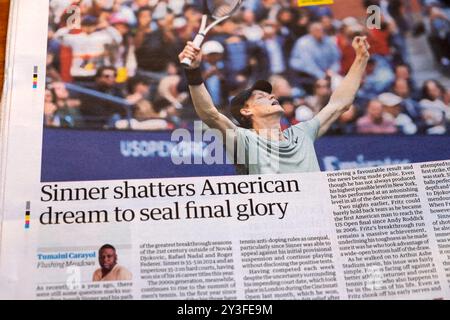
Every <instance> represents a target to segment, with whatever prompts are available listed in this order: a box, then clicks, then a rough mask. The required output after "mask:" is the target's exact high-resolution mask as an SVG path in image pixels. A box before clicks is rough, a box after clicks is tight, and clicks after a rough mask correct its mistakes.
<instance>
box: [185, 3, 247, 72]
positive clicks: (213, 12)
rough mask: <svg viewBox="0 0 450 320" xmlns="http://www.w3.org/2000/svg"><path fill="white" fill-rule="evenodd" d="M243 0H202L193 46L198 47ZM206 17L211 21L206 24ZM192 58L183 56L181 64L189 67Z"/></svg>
mask: <svg viewBox="0 0 450 320" xmlns="http://www.w3.org/2000/svg"><path fill="white" fill-rule="evenodd" d="M242 1H243V0H204V1H203V16H202V23H201V25H200V30H199V31H198V33H197V35H196V36H195V38H194V41H193V43H194V46H196V47H198V48H200V46H201V45H202V43H203V40H204V39H205V36H206V34H207V33H208V32H209V31H210V30H211V29H212V28H214V27H215V26H217V25H218V24H219V23H221V22H223V21H225V20H226V19H228V18H229V17H231V16H232V15H233V14H234V13H235V12H236V11H237V10H238V9H239V8H240V6H241V4H242ZM208 18H210V19H211V20H212V21H213V22H212V23H211V24H210V25H209V26H207V25H206V24H207V23H208ZM191 63H192V60H191V59H189V58H184V59H183V61H181V64H182V65H183V66H185V67H189V66H190V65H191Z"/></svg>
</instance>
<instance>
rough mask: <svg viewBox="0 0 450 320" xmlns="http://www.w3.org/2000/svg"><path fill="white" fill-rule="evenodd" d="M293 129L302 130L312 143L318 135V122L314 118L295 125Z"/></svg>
mask: <svg viewBox="0 0 450 320" xmlns="http://www.w3.org/2000/svg"><path fill="white" fill-rule="evenodd" d="M295 127H296V128H298V129H300V130H302V131H303V132H304V133H305V134H306V135H307V136H308V137H309V138H310V139H311V140H312V141H314V140H316V139H317V136H318V134H319V129H320V121H319V119H318V118H317V117H314V118H312V119H311V120H309V121H305V122H301V123H299V124H297V125H295Z"/></svg>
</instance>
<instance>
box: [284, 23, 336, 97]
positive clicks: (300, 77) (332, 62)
mask: <svg viewBox="0 0 450 320" xmlns="http://www.w3.org/2000/svg"><path fill="white" fill-rule="evenodd" d="M340 58H341V54H340V52H339V49H338V47H337V45H336V43H335V42H334V41H333V40H332V38H330V37H328V36H326V35H325V33H324V30H323V26H322V24H321V23H319V22H314V23H312V24H311V26H310V27H309V34H308V35H306V36H304V37H301V38H300V39H298V40H297V42H296V43H295V45H294V49H293V50H292V53H291V58H290V66H291V68H292V69H293V70H294V71H296V72H297V74H296V80H297V81H296V82H298V83H299V84H300V85H302V86H303V87H304V88H305V89H306V90H307V91H308V92H311V91H312V87H313V84H314V82H315V81H316V80H317V79H324V78H325V77H326V76H327V75H328V76H330V75H332V74H336V73H339V71H340Z"/></svg>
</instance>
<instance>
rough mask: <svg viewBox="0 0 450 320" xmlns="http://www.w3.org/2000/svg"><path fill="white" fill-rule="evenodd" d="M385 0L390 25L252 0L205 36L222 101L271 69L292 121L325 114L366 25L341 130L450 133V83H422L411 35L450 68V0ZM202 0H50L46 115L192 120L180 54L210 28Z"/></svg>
mask: <svg viewBox="0 0 450 320" xmlns="http://www.w3.org/2000/svg"><path fill="white" fill-rule="evenodd" d="M361 2H362V3H363V5H364V6H366V7H368V6H370V5H374V4H375V5H378V6H379V7H380V8H381V12H382V16H381V25H380V28H379V29H378V28H375V29H372V28H371V29H368V28H367V26H366V25H365V21H364V20H359V19H357V18H355V17H348V18H345V19H343V20H338V19H335V18H334V17H333V13H332V10H331V9H330V8H329V7H328V6H313V7H306V8H305V7H303V8H299V7H298V5H297V1H296V0H293V1H290V0H278V1H277V0H245V1H244V4H243V7H242V10H240V11H239V13H237V14H236V15H235V16H233V17H232V18H231V19H228V20H226V21H225V22H224V23H222V24H221V25H219V26H217V27H215V28H214V29H213V30H212V31H211V32H210V33H209V34H208V36H207V38H206V41H205V42H204V44H203V46H202V52H203V62H202V66H201V68H202V72H203V77H204V79H205V84H206V86H207V88H208V90H209V92H210V93H211V96H212V99H213V101H214V103H215V105H216V106H217V107H218V108H219V110H220V111H221V112H223V113H224V114H226V115H229V109H228V102H229V101H230V99H231V98H232V97H233V96H234V95H235V94H237V93H238V92H239V91H240V90H242V89H244V88H246V87H248V85H249V84H250V83H252V82H253V81H255V80H257V79H268V80H269V81H270V82H271V83H272V84H273V87H274V94H275V95H276V96H277V97H278V98H279V100H280V103H281V104H282V106H283V107H284V109H285V116H284V117H283V119H282V125H283V128H287V127H289V126H290V125H293V124H296V123H299V122H302V121H307V120H309V119H311V118H312V117H314V115H315V114H317V113H318V112H319V111H320V110H321V109H322V108H323V107H324V106H325V105H326V104H327V102H328V100H329V98H330V95H331V93H332V90H333V89H334V88H335V87H336V86H337V85H338V84H339V82H340V81H341V80H342V77H343V76H345V74H346V73H347V72H348V70H349V69H350V67H351V64H352V62H353V59H354V58H355V53H354V51H353V48H352V46H351V42H352V39H353V37H355V36H358V35H366V36H367V37H368V40H369V42H370V44H371V59H370V61H369V64H368V67H367V71H366V75H365V78H364V81H363V84H362V87H361V89H360V91H359V92H358V96H357V99H356V101H355V103H354V105H353V106H352V108H351V109H350V110H349V111H348V112H346V113H345V114H344V115H342V116H341V118H340V119H339V120H338V121H337V122H336V123H335V125H334V126H333V127H332V128H331V130H330V134H339V135H341V134H407V135H412V134H447V133H450V90H449V88H445V87H444V86H443V85H442V84H441V83H439V81H437V80H435V79H430V80H428V81H426V82H424V83H423V84H420V85H419V84H417V83H416V81H415V78H414V73H413V72H412V70H413V68H412V67H413V66H411V56H410V52H409V50H408V49H409V48H408V46H407V44H406V39H407V37H411V36H419V35H422V34H424V33H425V34H426V36H427V39H428V45H429V46H430V48H431V49H432V52H433V54H434V59H435V61H436V66H437V67H436V68H437V69H438V70H439V71H440V72H442V73H443V74H444V75H445V74H447V75H448V73H449V69H450V48H449V47H450V5H449V1H446V0H441V1H438V0H422V1H420V2H421V5H422V18H423V19H421V21H417V19H414V17H413V13H412V9H411V8H410V1H402V0H393V1H384V0H361ZM201 5H202V1H201V0H159V1H158V0H128V1H127V0H51V1H50V18H49V19H50V20H49V33H48V54H47V85H46V96H45V97H46V98H45V112H44V123H45V125H47V126H55V127H67V128H89V129H135V130H166V129H175V128H180V127H181V128H191V127H192V126H193V121H194V120H195V119H196V115H195V112H194V110H193V107H192V103H191V101H190V98H189V94H188V91H187V90H188V88H187V84H186V81H185V79H184V75H183V72H182V70H181V68H180V65H179V62H178V57H177V56H178V54H179V53H180V52H181V50H182V49H183V47H184V45H185V43H186V42H187V41H190V40H192V39H193V38H194V36H195V34H196V32H197V31H198V29H199V27H200V20H201V16H202V8H201Z"/></svg>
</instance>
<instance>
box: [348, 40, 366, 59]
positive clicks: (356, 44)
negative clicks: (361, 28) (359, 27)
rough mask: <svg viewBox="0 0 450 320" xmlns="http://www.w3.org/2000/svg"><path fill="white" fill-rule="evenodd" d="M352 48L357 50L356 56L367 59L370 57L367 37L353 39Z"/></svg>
mask: <svg viewBox="0 0 450 320" xmlns="http://www.w3.org/2000/svg"><path fill="white" fill-rule="evenodd" d="M352 47H353V49H355V52H356V56H358V57H362V58H366V59H368V58H369V57H370V53H369V49H370V45H369V42H368V41H367V37H355V38H354V39H353V43H352Z"/></svg>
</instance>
